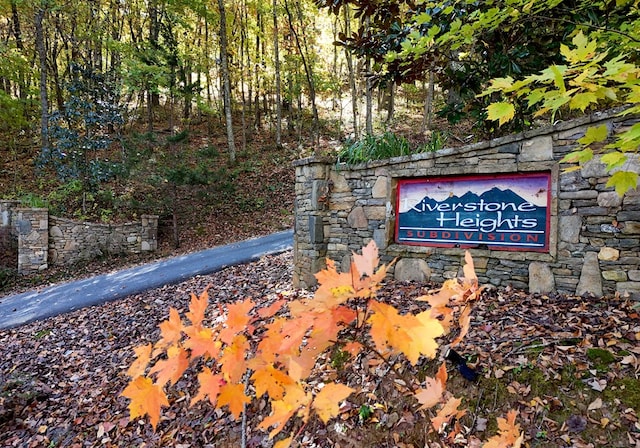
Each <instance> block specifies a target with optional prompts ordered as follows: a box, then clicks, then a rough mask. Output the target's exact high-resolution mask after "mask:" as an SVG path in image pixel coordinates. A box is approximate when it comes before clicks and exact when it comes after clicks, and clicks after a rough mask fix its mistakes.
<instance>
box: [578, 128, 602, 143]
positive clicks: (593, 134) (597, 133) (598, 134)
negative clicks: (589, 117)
mask: <svg viewBox="0 0 640 448" xmlns="http://www.w3.org/2000/svg"><path fill="white" fill-rule="evenodd" d="M608 135H609V129H608V128H607V125H606V124H603V125H601V126H591V127H590V128H588V129H587V132H585V134H584V137H581V138H579V139H578V143H580V144H581V145H584V146H588V145H590V144H591V143H597V142H603V141H605V140H606V138H607V136H608Z"/></svg>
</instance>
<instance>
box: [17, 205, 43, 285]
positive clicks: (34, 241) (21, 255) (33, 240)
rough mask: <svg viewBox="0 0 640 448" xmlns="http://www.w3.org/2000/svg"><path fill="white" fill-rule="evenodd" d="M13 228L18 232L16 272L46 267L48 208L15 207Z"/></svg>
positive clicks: (38, 269)
mask: <svg viewBox="0 0 640 448" xmlns="http://www.w3.org/2000/svg"><path fill="white" fill-rule="evenodd" d="M15 212H16V219H15V228H16V232H17V234H18V273H20V274H29V273H31V272H37V271H42V270H44V269H47V267H48V265H47V259H48V250H49V210H47V209H46V208H16V210H15Z"/></svg>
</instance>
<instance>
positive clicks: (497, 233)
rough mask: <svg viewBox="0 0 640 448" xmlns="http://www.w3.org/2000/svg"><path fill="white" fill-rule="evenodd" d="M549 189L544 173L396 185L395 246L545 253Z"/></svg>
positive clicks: (546, 248) (449, 179)
mask: <svg viewBox="0 0 640 448" xmlns="http://www.w3.org/2000/svg"><path fill="white" fill-rule="evenodd" d="M550 187H551V176H550V174H549V173H525V174H509V175H491V176H464V177H463V176H459V177H434V178H421V179H405V180H400V181H399V182H398V190H397V191H398V193H397V194H398V196H397V202H396V242H397V243H401V244H417V245H422V246H435V247H462V248H468V247H483V246H486V247H487V248H489V249H497V250H528V251H538V252H545V251H547V250H548V248H549V204H550V197H551V196H550Z"/></svg>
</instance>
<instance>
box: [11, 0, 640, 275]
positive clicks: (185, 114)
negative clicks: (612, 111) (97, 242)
mask: <svg viewBox="0 0 640 448" xmlns="http://www.w3.org/2000/svg"><path fill="white" fill-rule="evenodd" d="M637 6H638V5H637V2H636V1H631V0H617V1H597V2H593V1H588V2H587V1H582V0H573V1H556V0H545V1H523V0H508V1H488V2H472V1H466V0H461V1H445V2H429V1H418V2H415V1H367V0H355V1H353V0H344V1H343V0H335V1H327V0H317V1H316V2H312V1H305V0H273V1H260V0H257V1H249V0H233V1H224V0H218V1H217V2H211V3H209V2H203V1H200V0H148V1H131V2H121V1H116V0H96V1H90V2H68V1H60V0H0V58H1V60H2V61H3V62H2V64H0V155H1V160H2V164H1V165H0V197H2V198H3V199H20V200H22V201H23V202H24V203H25V204H27V205H33V206H47V207H49V209H50V210H51V212H52V213H54V214H56V215H59V216H66V217H74V218H78V219H91V220H94V221H102V222H113V221H123V220H130V219H133V218H135V217H137V216H139V215H140V214H143V213H151V214H158V215H160V217H161V220H160V224H161V227H160V231H161V235H160V237H161V248H163V250H161V253H167V251H172V250H175V248H177V247H179V246H180V247H181V250H191V249H195V248H202V247H204V246H208V245H212V244H220V243H224V242H228V241H230V240H235V239H239V238H244V237H248V236H255V235H258V234H262V233H266V232H269V231H272V230H276V229H281V228H286V227H290V226H291V224H292V213H293V177H294V175H293V169H292V167H291V161H292V160H294V159H297V158H300V157H304V156H307V155H311V154H315V155H329V156H331V157H337V158H338V159H339V160H342V161H347V162H358V161H363V160H367V159H369V158H375V157H387V156H393V155H401V154H407V153H411V152H417V151H433V150H438V149H440V148H442V147H444V146H456V145H461V144H466V143H471V142H474V141H479V140H483V139H487V138H491V137H495V136H498V135H501V134H505V133H509V132H514V131H520V130H524V129H527V128H529V127H532V126H536V125H540V124H546V123H549V122H555V121H557V120H562V119H567V118H570V117H572V116H575V115H576V114H580V113H585V112H589V111H591V110H593V109H598V108H605V107H607V108H608V107H614V106H620V105H623V106H625V107H624V108H623V109H621V110H622V112H621V113H634V112H638V106H637V104H638V102H639V100H640V87H638V85H637V83H638V78H640V76H638V69H637V59H638V43H639V42H640V37H639V33H638V30H639V29H640V27H639V26H638V7H637ZM606 137H607V133H606V130H604V132H603V130H594V131H593V132H592V133H590V134H589V135H588V136H586V137H585V139H583V142H582V143H583V147H580V148H576V152H575V153H574V154H572V155H571V157H573V158H574V160H579V161H581V162H586V161H588V160H589V159H590V158H591V157H593V155H594V153H598V152H604V155H603V156H602V157H603V159H602V160H603V162H605V163H606V164H607V165H608V167H609V168H610V169H612V170H615V172H614V175H613V177H612V182H611V186H612V187H615V188H616V189H617V190H618V191H619V193H621V194H623V193H624V192H625V191H627V190H629V189H632V188H635V187H636V186H637V170H634V169H630V168H628V167H629V166H630V165H629V163H630V159H629V157H630V154H631V155H632V157H636V156H637V154H635V153H636V152H637V148H638V143H639V141H640V128H637V127H633V128H632V129H630V130H628V131H627V132H625V133H623V134H622V136H621V137H620V138H619V139H618V140H616V141H615V142H613V143H610V144H608V145H605V144H604V143H602V142H603V141H604V140H605V139H606ZM3 239H4V244H5V245H6V244H7V243H6V236H5V237H4V238H3ZM4 252H5V253H6V251H4ZM4 278H5V281H6V278H8V277H7V276H5V277H4Z"/></svg>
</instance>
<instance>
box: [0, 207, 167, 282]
mask: <svg viewBox="0 0 640 448" xmlns="http://www.w3.org/2000/svg"><path fill="white" fill-rule="evenodd" d="M0 217H1V218H2V221H1V222H0V224H1V225H0V230H2V231H3V233H4V234H8V235H10V237H11V238H15V239H17V245H18V254H17V268H18V272H20V273H24V274H29V273H31V272H37V271H40V270H43V269H46V268H47V267H48V265H50V264H51V265H55V264H73V263H77V262H79V261H86V260H90V259H93V258H96V257H99V256H102V255H107V254H120V253H129V254H135V253H141V252H151V251H155V250H156V249H157V248H158V241H157V233H158V217H157V216H153V215H142V217H141V219H140V222H137V223H125V224H94V223H87V222H79V221H74V220H70V219H65V218H58V217H55V216H49V213H48V210H47V209H35V208H25V207H20V203H19V202H17V201H0Z"/></svg>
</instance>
